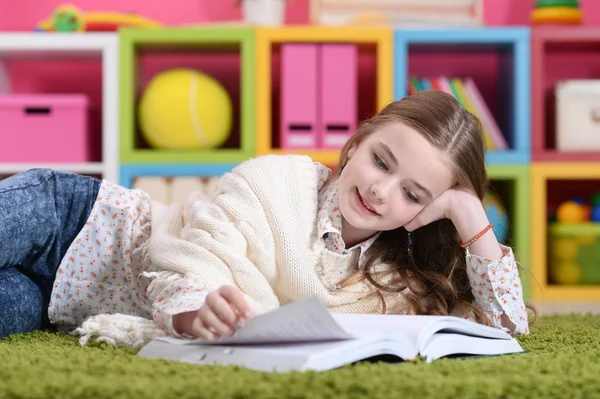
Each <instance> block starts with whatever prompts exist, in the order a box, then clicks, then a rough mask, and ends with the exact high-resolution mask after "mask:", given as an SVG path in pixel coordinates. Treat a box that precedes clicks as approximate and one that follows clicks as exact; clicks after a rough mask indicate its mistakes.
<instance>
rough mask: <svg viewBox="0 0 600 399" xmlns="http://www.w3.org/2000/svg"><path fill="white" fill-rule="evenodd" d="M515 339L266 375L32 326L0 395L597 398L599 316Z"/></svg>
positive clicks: (541, 323)
mask: <svg viewBox="0 0 600 399" xmlns="http://www.w3.org/2000/svg"><path fill="white" fill-rule="evenodd" d="M520 342H521V344H522V346H523V347H524V349H526V350H527V351H529V352H528V353H526V354H520V355H515V356H503V357H489V358H477V359H467V360H449V359H444V360H441V361H437V362H435V363H433V364H424V363H402V364H399V365H390V364H382V363H380V364H366V363H361V364H357V365H355V366H348V367H344V368H341V369H337V370H332V371H329V372H325V373H313V372H309V373H288V374H272V373H260V372H255V371H250V370H245V369H239V368H235V367H209V366H194V365H189V364H184V363H179V362H167V361H162V360H149V359H142V358H138V357H136V356H134V354H135V351H132V350H127V349H124V348H115V347H111V346H108V345H104V344H91V345H90V346H88V347H84V348H82V347H80V346H78V343H77V340H76V338H74V337H70V336H66V335H58V334H52V333H42V332H38V333H33V334H24V335H17V336H12V337H9V338H7V339H5V340H2V341H0V398H44V399H50V398H61V399H68V398H118V397H133V398H144V399H145V398H148V399H150V398H161V399H162V398H170V397H173V398H192V397H194V398H236V399H242V398H284V397H285V398H315V397H317V398H344V397H348V398H363V397H364V398H373V399H376V398H382V399H383V398H385V399H388V398H393V397H403V398H406V397H415V398H510V397H519V398H527V397H537V398H592V397H600V377H599V376H600V316H591V315H570V316H552V317H542V318H540V319H539V320H538V322H537V323H536V325H535V326H534V327H533V328H532V333H531V334H530V335H528V336H525V337H522V338H520Z"/></svg>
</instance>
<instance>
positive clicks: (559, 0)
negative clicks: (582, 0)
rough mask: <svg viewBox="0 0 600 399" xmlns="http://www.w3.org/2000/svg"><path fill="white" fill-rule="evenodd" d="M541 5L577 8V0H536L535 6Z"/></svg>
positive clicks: (540, 6)
mask: <svg viewBox="0 0 600 399" xmlns="http://www.w3.org/2000/svg"><path fill="white" fill-rule="evenodd" d="M543 7H574V8H579V1H578V0H537V1H536V2H535V8H543Z"/></svg>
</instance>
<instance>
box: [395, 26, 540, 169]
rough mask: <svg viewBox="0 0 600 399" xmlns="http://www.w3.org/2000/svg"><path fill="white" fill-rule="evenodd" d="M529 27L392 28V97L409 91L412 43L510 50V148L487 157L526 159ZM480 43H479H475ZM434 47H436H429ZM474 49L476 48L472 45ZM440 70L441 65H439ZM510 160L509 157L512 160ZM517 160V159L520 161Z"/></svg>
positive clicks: (529, 124)
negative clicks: (476, 46)
mask: <svg viewBox="0 0 600 399" xmlns="http://www.w3.org/2000/svg"><path fill="white" fill-rule="evenodd" d="M530 36H531V32H530V29H529V28H527V27H514V28H501V27H500V28H459V29H406V30H404V29H397V30H395V31H394V99H395V100H398V99H401V98H402V97H405V96H406V95H407V94H408V88H407V81H408V78H409V71H408V65H409V49H410V46H411V45H437V44H439V45H440V46H442V47H441V48H442V50H440V51H442V52H443V51H445V50H443V48H444V47H443V46H447V47H448V48H449V47H452V48H453V49H454V48H460V46H470V45H483V46H484V47H485V48H498V51H499V52H503V53H505V52H507V51H509V52H512V54H511V55H512V57H510V59H511V62H512V72H511V75H512V82H513V83H512V87H511V88H510V99H511V104H510V105H509V106H510V107H511V108H510V111H509V113H510V115H511V117H510V124H511V131H512V137H511V139H512V140H511V142H512V143H511V144H512V150H513V151H509V152H507V153H506V154H490V158H489V159H490V161H491V162H494V163H504V162H505V161H504V160H506V159H518V160H521V161H525V160H526V161H527V162H529V158H530V157H529V155H527V156H524V155H523V154H529V152H530V147H531V119H530V118H531V98H530V96H531V51H530V48H531V45H530ZM478 47H480V46H478ZM432 51H435V50H432ZM473 51H477V48H475V49H474V50H473ZM440 69H441V71H443V66H441V67H440ZM511 162H512V161H511ZM519 162H520V161H519Z"/></svg>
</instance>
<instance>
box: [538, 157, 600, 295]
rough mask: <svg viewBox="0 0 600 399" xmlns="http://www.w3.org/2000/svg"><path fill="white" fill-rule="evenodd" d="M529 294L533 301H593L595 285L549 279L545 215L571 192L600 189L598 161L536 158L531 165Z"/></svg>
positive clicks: (598, 291) (598, 289)
mask: <svg viewBox="0 0 600 399" xmlns="http://www.w3.org/2000/svg"><path fill="white" fill-rule="evenodd" d="M531 171H532V173H531V225H532V236H531V238H532V240H531V246H530V247H531V260H532V265H533V278H534V281H533V283H532V298H533V299H534V300H536V301H577V300H581V301H583V300H587V301H597V300H600V286H598V285H579V284H578V285H566V284H565V285H561V284H553V283H552V282H551V281H550V279H549V270H548V266H549V261H548V251H549V249H550V248H549V245H548V244H549V243H548V219H549V217H550V214H551V213H553V211H554V210H555V208H556V206H557V205H558V204H559V203H560V202H562V201H566V200H568V199H569V197H570V196H571V195H573V194H574V193H577V194H580V195H586V194H589V193H590V192H591V191H594V190H597V191H600V162H583V163H574V162H569V163H567V162H536V163H534V164H533V165H532V167H531Z"/></svg>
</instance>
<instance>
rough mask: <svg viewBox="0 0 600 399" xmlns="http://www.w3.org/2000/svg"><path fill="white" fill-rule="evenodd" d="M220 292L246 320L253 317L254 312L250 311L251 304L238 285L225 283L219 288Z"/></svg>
mask: <svg viewBox="0 0 600 399" xmlns="http://www.w3.org/2000/svg"><path fill="white" fill-rule="evenodd" d="M219 293H220V294H221V295H222V296H223V298H225V299H226V300H227V301H228V302H229V303H230V304H231V306H233V308H234V309H235V310H236V311H237V314H238V315H239V316H240V317H241V318H242V319H244V320H248V319H250V318H252V312H250V306H248V302H247V301H246V298H244V294H242V291H240V290H239V289H238V288H236V287H232V286H230V285H224V286H223V287H221V288H219Z"/></svg>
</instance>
